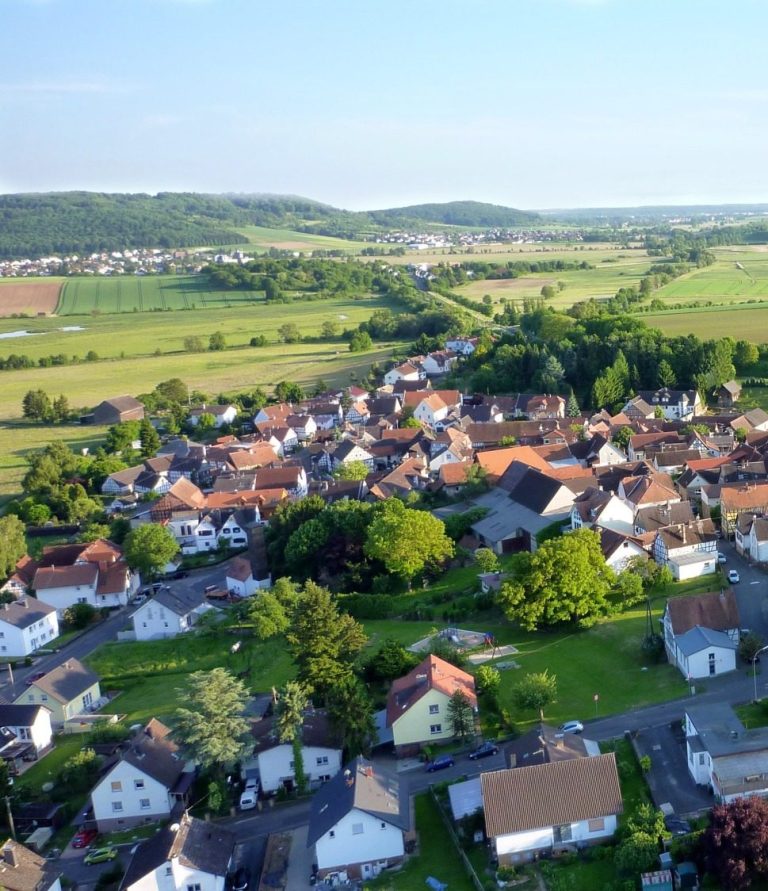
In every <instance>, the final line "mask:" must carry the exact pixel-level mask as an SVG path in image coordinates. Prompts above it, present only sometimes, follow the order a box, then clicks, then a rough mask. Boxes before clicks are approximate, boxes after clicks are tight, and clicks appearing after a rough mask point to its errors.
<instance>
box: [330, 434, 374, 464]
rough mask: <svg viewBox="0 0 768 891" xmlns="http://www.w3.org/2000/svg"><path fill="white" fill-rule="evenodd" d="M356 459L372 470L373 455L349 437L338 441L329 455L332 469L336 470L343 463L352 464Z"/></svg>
mask: <svg viewBox="0 0 768 891" xmlns="http://www.w3.org/2000/svg"><path fill="white" fill-rule="evenodd" d="M356 461H360V462H361V463H363V464H365V466H366V467H368V469H369V470H373V464H374V457H373V455H372V454H371V453H370V452H368V451H366V450H365V449H364V448H363V447H362V446H359V445H358V444H357V443H356V442H353V441H352V440H351V439H345V440H344V442H341V443H339V445H338V446H337V448H336V450H335V451H334V452H333V454H332V456H331V463H332V466H333V469H334V470H337V469H338V468H340V467H342V466H343V465H345V464H352V463H354V462H356Z"/></svg>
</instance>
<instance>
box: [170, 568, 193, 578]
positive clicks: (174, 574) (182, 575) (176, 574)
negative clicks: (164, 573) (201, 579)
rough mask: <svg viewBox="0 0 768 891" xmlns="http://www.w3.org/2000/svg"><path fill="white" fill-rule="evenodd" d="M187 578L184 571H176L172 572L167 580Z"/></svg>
mask: <svg viewBox="0 0 768 891" xmlns="http://www.w3.org/2000/svg"><path fill="white" fill-rule="evenodd" d="M188 576H189V573H188V572H187V570H186V569H177V570H176V572H172V573H171V574H170V575H169V576H168V578H171V579H185V578H187V577H188Z"/></svg>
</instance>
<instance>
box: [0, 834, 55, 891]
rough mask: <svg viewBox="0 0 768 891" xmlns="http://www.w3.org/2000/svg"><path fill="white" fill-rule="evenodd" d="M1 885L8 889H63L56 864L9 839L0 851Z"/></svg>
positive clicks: (28, 890)
mask: <svg viewBox="0 0 768 891" xmlns="http://www.w3.org/2000/svg"><path fill="white" fill-rule="evenodd" d="M0 887H2V888H5V889H6V891H61V871H60V870H59V869H57V867H56V866H55V864H54V863H53V862H52V861H50V860H47V859H46V858H45V857H41V856H40V855H39V854H35V853H34V851H30V849H29V848H26V847H25V846H24V845H21V844H19V843H18V842H16V841H11V839H8V840H7V841H6V842H5V843H4V844H3V847H2V852H0Z"/></svg>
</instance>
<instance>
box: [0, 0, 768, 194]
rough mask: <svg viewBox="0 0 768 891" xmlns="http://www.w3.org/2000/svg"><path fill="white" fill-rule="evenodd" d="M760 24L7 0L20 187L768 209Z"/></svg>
mask: <svg viewBox="0 0 768 891" xmlns="http://www.w3.org/2000/svg"><path fill="white" fill-rule="evenodd" d="M738 8H739V17H738V20H736V18H735V17H734V16H733V14H732V13H730V12H729V11H728V10H725V9H724V8H723V6H722V4H721V3H719V2H718V0H696V2H694V0H679V2H677V3H675V4H669V3H668V2H663V0H647V2H646V3H644V4H642V5H640V4H633V3H631V2H630V0H515V2H513V3H510V2H508V0H476V2H475V3H473V4H471V5H468V4H467V3H466V2H465V0H421V2H420V3H418V4H413V3H408V2H406V0H388V2H387V3H384V2H382V0H372V2H371V3H370V4H369V5H368V6H367V7H366V10H365V12H364V13H363V12H361V7H360V5H359V4H358V3H356V2H353V0H334V2H333V3H331V4H312V3H307V2H306V0H281V2H280V3H277V2H275V0H264V2H263V3H262V4H259V8H258V9H257V10H256V11H254V4H252V3H249V2H247V0H113V3H112V4H110V7H109V13H108V14H105V11H104V7H103V4H100V3H98V2H96V0H79V2H78V3H77V4H72V3H66V2H65V0H0V9H2V10H3V12H4V28H3V31H2V34H0V50H1V52H0V156H2V158H3V165H2V170H0V192H2V193H6V194H18V193H28V192H43V193H46V192H59V191H91V192H108V193H115V192H120V193H145V194H154V193H156V192H159V191H168V192H197V193H205V194H227V193H241V194H259V193H271V194H277V195H298V196H302V195H312V196H317V198H315V200H318V201H321V202H322V203H326V204H330V205H332V206H334V207H340V208H345V209H350V210H364V209H385V208H390V207H399V206H407V205H411V204H421V203H445V202H447V201H451V200H456V199H454V198H453V197H452V196H454V195H456V194H465V195H466V194H469V195H472V196H473V198H472V199H471V200H476V201H481V202H487V203H492V204H497V205H501V206H507V207H513V208H519V209H531V210H533V209H536V210H542V211H545V210H546V211H551V210H557V209H559V210H563V209H589V208H625V207H660V206H662V207H680V206H696V205H723V204H735V205H743V204H760V203H768V184H766V182H765V179H764V176H763V172H762V169H763V166H764V158H763V150H762V146H763V145H764V144H765V142H766V138H767V137H768V123H766V116H765V114H764V112H765V107H766V104H767V103H768V85H766V84H765V75H764V73H763V69H762V66H761V60H762V54H763V48H762V45H761V42H762V35H763V34H764V33H765V32H766V30H768V8H766V7H765V6H764V5H761V4H760V3H759V2H757V0H742V3H740V4H739V7H738ZM734 38H736V39H734ZM745 85H746V86H745ZM468 200H469V199H468Z"/></svg>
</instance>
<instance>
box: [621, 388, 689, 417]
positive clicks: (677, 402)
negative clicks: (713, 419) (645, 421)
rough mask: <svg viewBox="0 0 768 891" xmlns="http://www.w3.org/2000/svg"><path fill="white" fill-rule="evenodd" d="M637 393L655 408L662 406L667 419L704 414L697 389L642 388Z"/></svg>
mask: <svg viewBox="0 0 768 891" xmlns="http://www.w3.org/2000/svg"><path fill="white" fill-rule="evenodd" d="M637 395H638V396H639V397H640V398H641V399H642V400H643V401H644V402H646V403H647V404H648V405H650V406H651V407H652V408H653V409H654V410H655V409H656V408H660V409H661V411H662V412H663V414H664V418H665V419H666V420H667V421H687V420H690V419H691V418H692V417H693V416H694V415H700V414H702V409H703V403H702V401H701V397H700V396H699V394H698V392H697V391H696V390H670V389H669V387H661V389H659V390H640V391H639V392H638V394H637ZM627 407H628V405H627V406H625V409H626V408H627Z"/></svg>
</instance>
